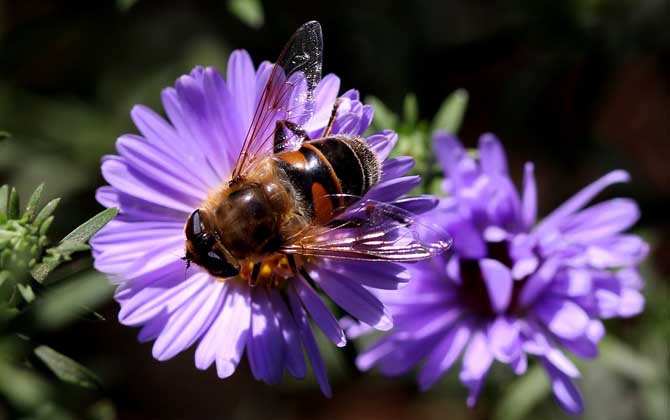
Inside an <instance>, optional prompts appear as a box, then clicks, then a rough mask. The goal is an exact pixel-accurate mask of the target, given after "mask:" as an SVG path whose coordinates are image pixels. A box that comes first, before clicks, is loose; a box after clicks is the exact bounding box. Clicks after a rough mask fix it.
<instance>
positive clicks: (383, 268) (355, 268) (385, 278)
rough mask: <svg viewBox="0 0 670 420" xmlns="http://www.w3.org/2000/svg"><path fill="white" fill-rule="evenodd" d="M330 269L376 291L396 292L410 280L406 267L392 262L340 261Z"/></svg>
mask: <svg viewBox="0 0 670 420" xmlns="http://www.w3.org/2000/svg"><path fill="white" fill-rule="evenodd" d="M329 269H330V270H332V271H336V272H338V273H340V274H342V275H343V276H344V277H347V278H350V279H353V280H354V281H356V282H358V283H360V284H362V285H364V286H368V287H372V288H375V289H386V290H395V289H398V288H399V287H401V285H403V284H405V283H407V282H408V281H409V279H410V274H409V271H407V268H406V267H404V266H403V265H400V264H395V263H390V262H375V263H373V264H370V262H369V261H355V260H351V261H338V262H337V263H335V264H334V265H333V266H332V267H329Z"/></svg>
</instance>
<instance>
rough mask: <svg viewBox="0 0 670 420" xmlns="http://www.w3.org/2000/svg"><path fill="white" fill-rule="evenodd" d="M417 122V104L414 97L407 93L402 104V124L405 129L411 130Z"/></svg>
mask: <svg viewBox="0 0 670 420" xmlns="http://www.w3.org/2000/svg"><path fill="white" fill-rule="evenodd" d="M418 120H419V104H418V102H417V100H416V95H414V94H413V93H408V94H407V95H406V96H405V101H404V102H403V123H404V124H405V125H406V128H409V129H413V128H414V126H416V122H417V121H418Z"/></svg>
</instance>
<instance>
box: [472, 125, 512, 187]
mask: <svg viewBox="0 0 670 420" xmlns="http://www.w3.org/2000/svg"><path fill="white" fill-rule="evenodd" d="M479 162H480V164H481V165H482V170H483V171H484V173H486V174H489V175H492V176H500V175H507V173H508V171H507V157H506V156H505V149H503V147H502V144H500V140H498V138H496V136H494V135H493V134H490V133H487V134H483V135H482V136H481V137H479Z"/></svg>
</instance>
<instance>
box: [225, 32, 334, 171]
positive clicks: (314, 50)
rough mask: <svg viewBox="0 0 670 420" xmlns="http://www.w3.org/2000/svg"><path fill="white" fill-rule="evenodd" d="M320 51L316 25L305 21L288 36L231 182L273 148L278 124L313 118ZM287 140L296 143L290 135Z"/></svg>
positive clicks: (319, 67) (262, 96)
mask: <svg viewBox="0 0 670 420" xmlns="http://www.w3.org/2000/svg"><path fill="white" fill-rule="evenodd" d="M322 51H323V40H322V38H321V25H320V24H319V22H316V21H311V22H307V23H305V24H304V25H302V26H301V27H300V28H298V30H297V31H295V33H294V34H293V36H291V39H289V41H288V43H287V44H286V46H285V47H284V49H283V50H282V52H281V54H280V55H279V58H277V61H276V62H275V64H274V65H273V66H272V70H271V71H270V73H269V76H268V80H267V82H266V83H265V87H264V89H263V93H262V94H261V96H260V98H259V100H258V105H257V106H256V111H255V112H254V117H253V119H252V120H251V125H250V126H249V129H248V130H247V134H246V136H245V138H244V143H243V144H242V151H241V153H240V155H239V157H238V158H237V163H236V164H235V169H234V170H233V174H232V179H236V178H237V177H239V176H240V175H242V174H244V173H245V172H246V171H247V170H248V168H249V167H250V166H251V164H252V163H253V162H254V161H255V160H256V159H257V158H258V157H259V156H262V155H264V154H265V153H266V152H268V151H269V150H271V149H272V139H273V137H274V129H275V125H276V122H277V121H279V120H286V121H289V122H292V123H295V124H297V125H299V126H301V125H303V124H304V123H306V122H307V121H308V120H309V118H310V117H311V116H312V114H313V113H314V89H315V88H316V86H317V85H318V84H319V82H320V81H321V66H322V55H323V54H322ZM286 141H287V142H291V141H295V140H294V139H292V138H291V137H290V136H289V138H288V139H287V140H286ZM292 146H293V147H295V146H296V145H292Z"/></svg>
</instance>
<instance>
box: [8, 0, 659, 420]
mask: <svg viewBox="0 0 670 420" xmlns="http://www.w3.org/2000/svg"><path fill="white" fill-rule="evenodd" d="M669 4H670V3H669V2H667V1H664V0H638V1H635V0H628V1H625V0H623V1H610V0H581V1H580V0H573V1H561V2H555V1H535V0H512V1H507V2H490V1H482V0H476V1H471V0H455V1H454V0H449V1H442V2H436V1H429V0H418V1H413V2H407V1H399V0H393V1H382V0H372V1H365V2H363V1H351V2H339V1H330V2H314V1H288V0H287V1H283V2H278V1H263V0H261V1H259V0H219V1H190V2H179V1H160V2H158V1H149V0H117V1H95V2H91V1H67V2H65V1H62V2H59V1H52V0H24V1H0V131H5V132H8V133H10V134H11V137H9V138H8V139H5V140H4V141H2V142H0V184H4V183H9V184H13V185H15V186H16V187H17V189H18V190H19V192H20V193H21V194H22V195H24V196H27V195H28V194H29V193H30V191H32V189H34V188H35V187H36V186H37V185H38V184H39V183H41V182H43V181H46V189H45V195H46V196H47V198H53V197H62V201H61V205H60V207H59V210H58V211H57V213H56V220H57V223H55V225H54V227H53V228H52V229H51V234H52V236H53V239H54V240H57V239H59V238H61V237H63V236H64V235H65V234H66V233H67V232H69V231H71V230H72V229H73V228H74V227H76V226H77V225H78V224H79V223H81V222H82V221H84V220H86V219H87V218H89V217H90V216H92V215H93V214H95V213H96V212H98V211H100V210H101V209H102V208H101V207H100V206H99V205H98V204H97V203H96V201H95V199H94V193H95V189H96V188H97V187H99V186H100V185H102V184H103V179H102V177H101V176H100V167H99V163H100V158H101V157H102V156H103V155H104V154H108V153H114V141H115V139H116V137H118V136H119V135H120V134H123V133H129V132H136V130H135V128H134V127H133V126H132V123H131V121H130V117H129V111H130V109H131V107H132V105H133V104H136V103H143V104H145V105H148V106H150V107H152V108H154V109H156V110H161V106H160V101H159V95H160V90H161V89H162V88H163V87H165V86H169V85H172V84H173V83H174V80H175V79H176V78H177V77H178V76H179V75H181V74H184V73H187V72H188V71H189V70H190V69H191V68H192V67H193V66H194V65H196V64H199V65H212V66H215V67H218V68H219V69H220V70H222V71H223V70H225V66H226V58H227V56H228V54H229V53H230V52H231V51H232V50H233V49H236V48H245V49H247V50H248V51H249V52H250V53H251V55H252V57H253V59H254V61H255V62H256V64H258V63H259V62H260V61H262V60H274V59H275V58H276V56H277V55H278V53H279V51H280V50H281V48H282V46H283V45H284V43H285V42H286V40H287V39H288V37H289V36H290V35H291V33H292V32H293V31H294V30H295V29H296V28H297V27H298V26H299V25H300V24H302V23H304V22H305V21H307V20H312V19H316V20H319V21H320V22H321V24H322V26H323V32H324V45H325V47H324V72H325V73H330V72H333V73H336V74H337V75H338V76H340V78H341V80H342V89H343V90H346V89H349V88H354V87H355V88H357V89H359V90H360V92H361V94H362V96H363V97H368V96H374V97H376V98H377V100H376V102H381V103H383V104H384V105H385V108H386V109H385V110H383V109H382V108H380V110H382V111H380V112H381V114H383V115H381V117H383V118H385V119H384V120H383V121H382V122H384V123H386V122H388V124H392V125H394V126H395V128H397V129H398V130H399V131H400V133H401V137H402V135H403V133H405V134H406V135H407V136H411V133H413V132H417V130H418V132H423V133H426V132H427V130H428V128H429V127H430V123H429V121H431V120H432V119H433V117H434V115H435V113H436V112H437V110H438V109H439V107H440V105H441V104H442V102H443V101H444V99H445V98H446V97H447V96H448V95H449V94H450V93H451V92H453V91H454V90H456V89H458V88H465V89H466V90H467V92H468V93H469V106H468V109H467V112H466V113H465V116H464V119H463V122H462V125H461V128H460V131H459V135H460V137H461V138H462V140H463V141H464V142H465V143H466V145H468V146H470V147H472V146H474V145H476V141H477V138H478V136H479V135H480V134H481V133H483V132H487V131H490V132H494V133H496V134H497V135H498V136H499V137H500V138H501V139H502V141H503V143H504V145H505V146H506V148H507V153H508V157H509V159H510V168H511V169H512V171H513V174H514V176H515V179H516V180H517V181H520V179H521V174H522V169H521V168H522V165H523V162H525V161H534V162H535V164H536V175H537V177H538V185H539V191H540V197H539V199H540V214H547V212H548V211H550V210H551V209H553V208H554V207H555V206H556V205H558V204H560V203H561V202H562V201H563V200H565V199H566V198H568V197H569V196H570V195H572V194H573V193H574V192H576V191H577V190H579V189H580V188H581V187H583V186H585V185H586V184H587V183H589V182H591V181H592V180H594V179H596V178H597V177H599V176H600V175H602V174H604V173H605V172H608V171H610V170H613V169H616V168H623V169H626V170H628V171H630V172H631V174H632V177H633V182H632V183H630V184H629V185H625V186H617V187H615V188H611V189H609V190H608V191H607V193H606V194H605V195H603V196H602V197H601V199H603V198H606V197H609V196H614V195H626V196H630V197H633V198H634V199H636V200H637V201H638V202H639V204H640V206H641V208H642V218H641V220H640V222H639V224H638V225H637V226H636V229H635V230H636V233H638V234H640V235H642V236H643V237H644V238H645V239H646V240H647V241H649V242H650V244H651V245H652V253H651V255H650V257H649V258H648V260H647V262H646V264H645V265H644V266H643V269H642V270H643V273H644V276H645V280H646V282H647V283H646V288H645V296H646V299H647V306H646V310H645V312H644V313H643V314H642V315H641V316H638V317H636V318H633V319H628V320H613V321H609V322H607V327H608V331H609V332H610V334H609V335H608V338H607V339H606V340H605V341H604V343H603V346H602V349H601V350H602V354H601V357H599V358H598V359H596V360H593V361H585V362H583V361H580V362H579V367H580V369H582V372H583V377H582V379H581V380H580V386H581V388H582V390H583V392H584V394H585V401H586V403H587V409H586V412H585V414H584V418H587V419H596V420H598V419H622V420H624V419H658V420H661V419H668V418H670V402H669V398H670V397H669V396H668V395H669V392H670V390H669V389H668V377H669V376H668V363H669V360H670V355H669V347H670V309H669V308H670V281H669V278H670V222H669V221H668V209H670V170H668V159H670V29H669V28H670V5H669ZM408 94H410V95H408ZM411 94H414V95H415V96H412V95H411ZM373 100H374V99H373ZM376 124H378V125H380V121H379V120H376ZM407 144H411V143H407V141H405V142H404V146H405V147H407ZM416 144H417V146H416V147H423V146H422V144H423V143H421V142H417V143H416ZM409 147H410V149H411V147H412V146H409ZM413 152H415V153H416V154H419V155H420V154H425V153H426V151H425V150H413ZM90 264H91V260H90V257H87V256H86V255H85V254H82V255H81V256H79V257H78V258H77V259H76V261H75V263H74V267H75V268H74V269H73V270H74V271H82V272H84V273H86V274H85V275H88V276H92V277H95V275H93V274H90V273H89V272H85V271H83V270H85V269H86V268H87V267H90ZM96 293H98V295H96V296H98V297H97V298H96V299H97V300H98V301H99V305H98V309H97V310H98V313H99V314H100V315H101V316H102V317H104V318H105V320H104V321H102V320H100V319H99V317H95V318H94V317H85V318H81V317H79V318H76V319H75V320H74V321H73V322H70V323H68V324H67V326H63V327H59V328H55V329H50V330H48V331H46V332H43V333H41V335H40V337H39V339H40V340H41V341H42V342H45V343H48V344H49V345H50V346H51V347H53V348H55V349H57V350H59V351H62V352H63V353H65V354H68V355H69V356H71V357H73V358H74V359H76V360H78V361H79V362H81V363H82V364H83V365H85V366H87V367H89V368H90V369H91V370H92V371H94V372H96V373H97V374H98V375H99V376H100V378H101V381H102V384H103V386H102V388H101V389H100V390H98V391H92V390H82V389H79V388H77V387H74V386H71V385H62V389H61V394H62V395H60V397H59V398H60V400H59V401H60V402H59V404H62V405H63V406H64V407H66V409H67V410H68V411H69V412H70V413H74V415H75V416H81V417H82V418H84V417H87V418H101V419H102V418H105V419H112V418H119V419H181V418H207V419H209V418H211V419H217V418H221V419H223V418H226V419H252V418H268V417H272V418H273V419H301V418H305V419H307V418H309V419H315V418H316V419H348V420H354V419H372V418H380V419H444V418H449V419H452V420H456V419H488V418H496V419H508V418H509V419H520V418H528V419H533V418H557V419H561V418H567V417H568V416H567V415H565V414H563V413H562V412H561V411H560V410H559V409H558V408H557V406H556V405H555V403H554V401H553V399H552V397H551V396H550V395H549V394H548V392H549V391H548V384H547V383H546V380H545V379H544V377H543V375H541V374H538V373H539V372H537V371H535V370H533V369H531V371H530V372H529V374H527V375H526V376H524V377H522V378H516V377H514V375H513V374H511V372H510V371H509V370H508V369H505V368H502V367H500V366H496V367H495V368H494V369H493V372H492V376H491V379H490V380H489V381H488V383H487V385H486V387H485V389H484V392H483V394H482V396H481V397H480V400H479V403H478V405H477V407H476V408H475V409H473V410H469V409H467V408H466V406H465V397H466V390H465V389H464V388H463V387H462V386H461V385H460V384H459V383H458V380H457V376H458V372H457V370H453V371H451V372H450V373H449V374H448V375H447V377H446V378H445V379H444V380H442V381H441V382H440V384H439V385H437V386H435V387H434V388H433V389H431V390H430V391H429V392H426V393H421V392H419V391H418V389H417V387H416V386H415V385H414V382H413V378H412V377H410V376H406V377H401V378H394V379H387V378H382V377H380V376H378V375H376V374H366V375H360V374H357V373H356V372H355V369H353V367H352V366H351V364H350V361H349V360H348V359H347V354H351V352H352V351H354V350H353V349H352V350H351V351H349V352H341V351H340V352H336V351H335V350H334V349H333V348H332V347H331V346H323V349H324V353H325V355H326V357H327V359H328V364H329V372H330V378H331V382H332V384H333V388H334V397H333V398H332V399H326V398H324V397H323V396H322V395H321V393H320V391H319V390H318V387H317V386H316V385H315V383H314V381H313V380H312V379H308V380H305V381H294V380H287V381H285V382H284V383H283V384H282V385H281V386H277V387H270V386H266V385H263V384H261V383H259V382H256V381H254V380H253V379H252V376H251V373H250V372H249V369H248V366H247V365H246V362H242V364H241V366H240V369H238V371H237V372H236V373H235V375H234V376H233V377H232V378H229V379H227V380H219V379H218V378H217V377H216V373H215V371H214V370H213V369H210V371H207V372H201V371H198V370H196V369H195V367H194V363H193V353H194V352H193V350H191V351H187V352H184V353H182V354H181V355H179V356H178V357H176V358H175V359H173V360H170V361H168V362H165V363H158V362H156V361H154V360H153V359H152V357H151V344H140V343H138V342H137V340H136V334H137V332H138V330H136V329H132V328H127V327H122V326H120V325H119V324H118V322H117V321H116V314H117V311H118V306H117V305H116V304H115V303H114V302H113V301H112V300H111V292H110V291H109V289H105V290H104V293H103V297H102V298H100V292H99V291H97V292H96ZM82 299H84V300H85V299H86V297H82ZM359 344H360V343H359ZM10 413H12V411H10V409H9V408H8V405H7V401H6V400H5V399H4V397H0V418H4V417H10V416H11V415H12V414H10Z"/></svg>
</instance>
